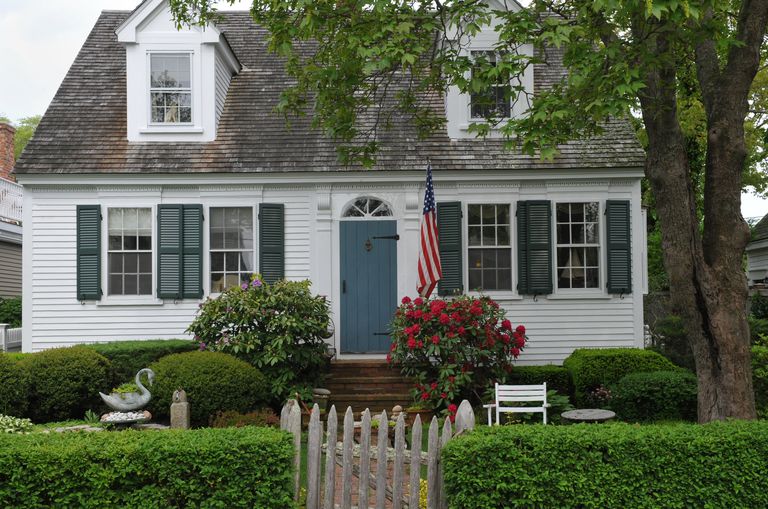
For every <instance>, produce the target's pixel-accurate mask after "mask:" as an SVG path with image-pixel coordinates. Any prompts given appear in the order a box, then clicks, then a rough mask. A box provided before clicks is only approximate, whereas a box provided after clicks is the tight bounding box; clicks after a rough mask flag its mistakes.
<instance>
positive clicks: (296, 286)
mask: <svg viewBox="0 0 768 509" xmlns="http://www.w3.org/2000/svg"><path fill="white" fill-rule="evenodd" d="M329 321H330V316H329V308H328V301H327V300H326V298H325V297H323V296H321V295H313V294H312V293H311V292H310V282H309V281H285V280H283V281H279V282H277V283H275V284H271V285H270V284H267V283H265V282H264V281H263V280H262V279H261V278H260V277H258V276H254V278H253V280H252V281H251V282H250V283H243V284H242V285H241V286H235V287H233V288H230V289H228V290H225V291H224V292H223V293H222V294H221V295H219V296H218V297H216V298H209V299H208V300H206V301H205V302H204V303H203V304H201V305H200V310H199V311H198V313H197V316H196V317H195V320H194V321H193V322H192V324H191V325H190V326H189V328H188V331H189V332H191V333H192V334H194V335H195V339H196V340H197V341H199V342H200V343H201V345H200V348H201V349H203V350H211V351H214V352H224V353H228V354H232V355H234V356H235V357H238V358H240V359H242V360H245V361H247V362H250V363H251V364H253V365H254V366H256V367H257V368H258V369H259V370H260V371H261V372H262V373H264V375H265V376H266V378H267V381H268V384H269V388H270V393H271V397H272V400H273V403H275V404H276V405H279V404H281V403H282V401H284V399H285V398H287V397H288V396H290V395H292V394H293V392H294V391H297V390H298V391H299V392H302V393H306V392H308V391H307V389H311V388H312V387H315V386H317V385H316V384H317V383H318V382H319V379H320V377H321V375H322V373H323V370H324V369H325V366H326V361H327V357H326V353H327V345H326V343H325V341H324V339H323V337H324V336H326V335H327V331H328V324H329Z"/></svg>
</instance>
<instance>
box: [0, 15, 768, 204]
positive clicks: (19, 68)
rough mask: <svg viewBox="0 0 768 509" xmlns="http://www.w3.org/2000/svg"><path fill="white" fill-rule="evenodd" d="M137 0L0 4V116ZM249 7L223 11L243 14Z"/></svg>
mask: <svg viewBox="0 0 768 509" xmlns="http://www.w3.org/2000/svg"><path fill="white" fill-rule="evenodd" d="M139 3H140V0H0V116H6V117H8V118H10V119H11V120H12V121H18V120H19V119H21V118H24V117H29V116H32V115H40V114H43V113H44V112H45V109H46V108H47V107H48V103H50V101H51V99H52V98H53V95H54V94H55V93H56V89H57V88H58V87H59V84H61V80H62V79H63V78H64V75H65V74H66V72H67V69H69V66H70V65H71V64H72V61H73V60H74V59H75V56H76V55H77V52H78V51H79V49H80V46H81V45H82V44H83V42H84V41H85V38H86V37H87V36H88V33H89V32H90V30H91V28H92V27H93V24H94V23H95V22H96V18H98V16H99V13H100V12H101V11H102V10H104V9H125V10H131V9H133V8H135V7H136V6H137V5H138V4H139ZM249 7H250V2H249V1H248V0H240V1H238V2H236V3H235V5H234V6H229V5H228V4H226V3H221V5H220V8H222V9H248V8H249ZM741 211H742V215H744V217H745V218H757V217H762V216H763V215H765V214H767V213H768V200H765V199H762V198H758V197H755V196H753V195H751V194H746V193H745V194H744V195H742V203H741Z"/></svg>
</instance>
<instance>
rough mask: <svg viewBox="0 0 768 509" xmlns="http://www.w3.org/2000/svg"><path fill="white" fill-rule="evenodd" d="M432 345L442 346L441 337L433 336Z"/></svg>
mask: <svg viewBox="0 0 768 509" xmlns="http://www.w3.org/2000/svg"><path fill="white" fill-rule="evenodd" d="M432 343H433V344H435V345H437V344H440V336H438V335H437V334H435V335H434V336H432Z"/></svg>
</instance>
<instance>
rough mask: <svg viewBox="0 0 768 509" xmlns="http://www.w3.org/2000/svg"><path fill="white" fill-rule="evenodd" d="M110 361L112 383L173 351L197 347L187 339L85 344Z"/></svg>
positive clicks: (119, 382)
mask: <svg viewBox="0 0 768 509" xmlns="http://www.w3.org/2000/svg"><path fill="white" fill-rule="evenodd" d="M85 347H86V348H90V349H92V350H94V351H96V352H99V353H100V354H101V355H103V356H104V357H106V358H107V359H109V360H110V361H111V362H112V370H113V379H112V384H113V385H118V384H121V383H123V382H126V381H128V380H133V378H134V377H135V376H136V373H138V372H139V370H140V369H144V368H147V367H149V365H150V364H152V363H153V362H155V361H156V360H158V359H160V358H162V357H165V356H166V355H171V354H174V353H182V352H190V351H193V350H197V349H198V343H197V342H195V341H190V340H188V339H153V340H147V341H142V340H137V341H113V342H111V343H95V344H91V345H85Z"/></svg>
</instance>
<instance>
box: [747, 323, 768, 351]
mask: <svg viewBox="0 0 768 509" xmlns="http://www.w3.org/2000/svg"><path fill="white" fill-rule="evenodd" d="M748 321H749V339H750V341H751V342H752V344H753V345H762V346H768V341H767V340H766V338H768V319H765V318H755V317H753V316H749V318H748Z"/></svg>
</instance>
